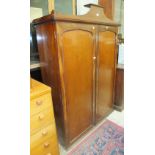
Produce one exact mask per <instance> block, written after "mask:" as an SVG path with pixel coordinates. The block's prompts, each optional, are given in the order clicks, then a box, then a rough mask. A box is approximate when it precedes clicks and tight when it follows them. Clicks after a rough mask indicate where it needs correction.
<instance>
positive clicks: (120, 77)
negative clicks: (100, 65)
mask: <svg viewBox="0 0 155 155" xmlns="http://www.w3.org/2000/svg"><path fill="white" fill-rule="evenodd" d="M115 85H116V86H115V102H114V107H115V109H116V110H119V111H122V110H123V108H124V65H117V71H116V82H115Z"/></svg>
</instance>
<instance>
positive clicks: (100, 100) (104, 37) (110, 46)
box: [96, 29, 116, 120]
mask: <svg viewBox="0 0 155 155" xmlns="http://www.w3.org/2000/svg"><path fill="white" fill-rule="evenodd" d="M115 38H116V36H115V33H114V32H111V31H102V29H100V32H99V50H98V71H97V91H96V92H97V93H96V119H97V120H99V119H101V118H102V117H103V116H106V115H107V114H108V113H109V112H110V111H111V110H112V108H113V96H114V94H113V90H114V80H115V67H116V66H115V65H116V54H115V46H116V45H115V42H116V41H115Z"/></svg>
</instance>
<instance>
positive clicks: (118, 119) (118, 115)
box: [59, 110, 124, 155]
mask: <svg viewBox="0 0 155 155" xmlns="http://www.w3.org/2000/svg"><path fill="white" fill-rule="evenodd" d="M106 119H109V120H111V121H113V122H115V123H116V124H118V125H120V126H122V127H124V111H122V112H119V111H116V110H114V111H113V112H112V113H111V114H110V115H109V116H108V117H107V118H106ZM104 121H105V119H104V120H103V121H102V122H100V123H99V124H98V125H97V126H96V127H94V128H93V129H91V130H90V131H89V132H88V133H87V134H86V136H88V135H89V134H91V133H92V132H93V131H94V130H95V129H96V128H97V127H98V126H99V125H100V124H101V123H103V122H104ZM83 138H85V137H82V138H81V139H79V140H78V141H77V142H76V143H75V144H74V145H72V146H71V147H70V148H69V149H68V150H67V151H66V150H65V149H64V148H63V146H61V145H60V144H59V148H60V155H66V154H67V152H68V151H69V150H70V149H72V148H73V147H74V146H75V145H77V144H78V143H80V142H81V140H82V139H83Z"/></svg>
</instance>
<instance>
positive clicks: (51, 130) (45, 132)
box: [31, 124, 56, 148]
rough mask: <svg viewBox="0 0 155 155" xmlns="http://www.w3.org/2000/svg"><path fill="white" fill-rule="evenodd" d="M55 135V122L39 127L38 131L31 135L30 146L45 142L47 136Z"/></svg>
mask: <svg viewBox="0 0 155 155" xmlns="http://www.w3.org/2000/svg"><path fill="white" fill-rule="evenodd" d="M54 136H56V128H55V124H52V125H50V126H47V127H46V128H43V129H41V130H40V131H39V132H37V133H36V134H34V135H32V136H31V148H34V147H36V146H37V145H39V144H41V143H43V142H45V141H46V140H47V139H48V138H49V137H54Z"/></svg>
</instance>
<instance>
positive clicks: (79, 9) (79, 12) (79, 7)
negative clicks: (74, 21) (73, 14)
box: [77, 0, 98, 15]
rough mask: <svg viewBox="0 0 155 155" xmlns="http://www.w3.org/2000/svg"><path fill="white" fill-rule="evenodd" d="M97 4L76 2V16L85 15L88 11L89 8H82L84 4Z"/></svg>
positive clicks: (85, 0)
mask: <svg viewBox="0 0 155 155" xmlns="http://www.w3.org/2000/svg"><path fill="white" fill-rule="evenodd" d="M89 3H93V4H98V0H77V15H83V14H86V13H87V12H88V11H89V8H86V7H84V6H83V5H85V4H89Z"/></svg>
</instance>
